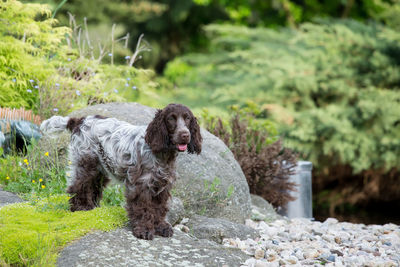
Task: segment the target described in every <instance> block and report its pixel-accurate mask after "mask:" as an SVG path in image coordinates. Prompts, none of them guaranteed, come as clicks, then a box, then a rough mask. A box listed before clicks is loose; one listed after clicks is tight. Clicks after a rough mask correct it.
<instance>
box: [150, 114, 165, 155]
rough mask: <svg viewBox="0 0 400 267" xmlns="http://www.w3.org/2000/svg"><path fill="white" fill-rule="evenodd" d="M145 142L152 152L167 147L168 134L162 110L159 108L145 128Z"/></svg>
mask: <svg viewBox="0 0 400 267" xmlns="http://www.w3.org/2000/svg"><path fill="white" fill-rule="evenodd" d="M145 141H146V143H147V144H148V145H149V146H150V148H151V151H152V152H153V153H159V152H162V151H166V150H167V149H168V147H169V136H168V131H167V127H166V126H165V122H164V112H163V110H161V109H159V110H157V112H156V115H155V117H154V119H153V120H152V122H150V124H149V126H147V129H146V136H145Z"/></svg>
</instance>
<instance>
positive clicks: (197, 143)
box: [188, 115, 203, 154]
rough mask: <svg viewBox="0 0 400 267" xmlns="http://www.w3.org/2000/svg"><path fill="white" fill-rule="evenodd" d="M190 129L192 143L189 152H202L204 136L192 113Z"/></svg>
mask: <svg viewBox="0 0 400 267" xmlns="http://www.w3.org/2000/svg"><path fill="white" fill-rule="evenodd" d="M189 131H190V143H189V145H188V153H190V154H194V153H196V154H200V152H201V143H202V142H203V138H202V137H201V134H200V126H199V124H198V123H197V119H196V117H195V116H193V115H192V119H191V121H190V125H189Z"/></svg>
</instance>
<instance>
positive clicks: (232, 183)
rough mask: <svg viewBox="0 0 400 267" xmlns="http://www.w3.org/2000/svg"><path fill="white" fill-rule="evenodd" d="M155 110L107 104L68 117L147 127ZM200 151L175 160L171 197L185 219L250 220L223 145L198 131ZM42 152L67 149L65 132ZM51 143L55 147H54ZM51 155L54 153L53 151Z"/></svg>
mask: <svg viewBox="0 0 400 267" xmlns="http://www.w3.org/2000/svg"><path fill="white" fill-rule="evenodd" d="M155 112H156V109H154V108H150V107H147V106H143V105H140V104H138V103H107V104H99V105H95V106H89V107H87V108H84V109H82V110H78V111H74V112H72V113H71V114H70V115H69V116H70V117H84V116H88V115H96V114H98V115H103V116H106V117H114V118H117V119H119V120H124V121H127V122H129V123H132V124H134V125H147V124H148V123H150V122H151V120H152V119H153V118H154V114H155ZM201 135H202V137H203V149H202V153H201V154H200V155H198V156H197V155H189V154H187V153H180V154H179V156H178V159H177V181H176V184H175V186H174V189H173V191H172V194H173V195H175V196H177V197H179V198H180V199H181V200H182V202H183V205H184V208H185V212H186V214H185V216H191V215H193V214H200V215H204V216H207V217H215V218H224V219H228V220H231V221H233V222H238V223H243V222H244V220H245V219H246V218H249V217H250V211H251V201H250V193H249V188H248V185H247V182H246V178H245V176H244V174H243V172H242V170H241V168H240V166H239V164H238V163H237V161H236V160H235V158H234V156H233V154H232V153H231V151H230V150H229V149H228V147H226V146H225V144H224V143H223V142H222V141H221V140H220V139H218V138H217V137H216V136H214V135H212V134H211V133H209V132H208V131H206V130H204V129H201ZM42 139H44V140H42V141H41V143H42V144H44V148H43V149H44V150H45V149H47V147H50V148H51V147H52V148H53V149H54V147H57V149H56V150H57V153H58V154H60V155H62V154H63V153H64V151H65V148H66V147H67V144H68V142H67V141H65V133H64V134H63V135H61V136H60V138H53V139H55V141H51V140H49V138H48V137H45V138H42ZM54 142H57V144H55V145H54ZM54 153H55V152H54Z"/></svg>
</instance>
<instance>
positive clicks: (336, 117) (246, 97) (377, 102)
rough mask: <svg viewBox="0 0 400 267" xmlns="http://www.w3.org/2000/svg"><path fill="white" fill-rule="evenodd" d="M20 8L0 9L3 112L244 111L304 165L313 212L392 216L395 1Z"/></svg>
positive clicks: (397, 94)
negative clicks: (115, 105) (116, 105)
mask: <svg viewBox="0 0 400 267" xmlns="http://www.w3.org/2000/svg"><path fill="white" fill-rule="evenodd" d="M23 3H24V4H21V3H20V2H17V1H11V0H8V1H3V2H2V3H1V4H0V9H2V11H1V12H0V13H1V14H0V18H1V20H2V21H5V22H6V23H2V24H1V26H0V32H1V36H0V38H1V42H0V62H1V64H0V106H1V107H25V108H28V109H32V110H33V111H34V112H35V113H37V114H39V115H41V116H42V117H43V118H47V117H49V116H51V115H53V114H56V113H57V114H67V113H68V112H70V111H71V110H73V109H77V108H80V107H84V106H86V105H91V104H96V103H106V102H110V101H137V102H140V103H142V104H146V105H150V106H155V107H162V106H164V105H165V104H167V103H170V102H180V103H183V104H185V105H187V106H189V107H190V108H192V109H193V110H194V111H195V113H196V115H198V116H199V117H201V115H204V113H206V114H207V115H210V114H211V115H213V116H220V117H222V118H223V119H227V118H228V117H229V113H230V110H231V109H230V107H231V106H235V107H236V108H239V109H246V110H247V111H249V112H251V113H252V114H253V115H254V117H255V119H256V120H258V121H259V122H261V123H265V125H268V127H269V128H268V131H269V132H270V133H271V134H273V135H274V136H276V137H281V138H282V139H283V142H284V145H285V146H286V147H289V148H291V149H293V150H295V151H296V152H298V154H299V158H301V159H303V160H309V161H311V162H312V163H313V165H314V170H313V192H314V196H313V201H314V202H313V203H314V215H315V217H316V218H317V219H324V218H326V217H327V216H335V217H338V218H339V219H345V220H350V221H355V222H364V223H384V222H397V223H399V222H400V214H399V213H398V212H396V210H399V208H400V201H399V200H400V173H399V168H400V91H399V89H400V32H399V30H400V0H365V1H357V0H332V1H327V0H325V1H324V0H249V1H243V0H232V1H228V0H180V1H172V0H164V1H161V0H160V1H144V0H124V1H121V0H115V1H106V0H86V1H76V0H57V1H56V0H36V1H23ZM53 17H54V18H55V19H56V20H57V22H56V21H54V20H53V19H52V18H53ZM62 26H66V27H62ZM141 34H144V37H143V39H141V42H140V43H138V40H139V39H140V35H141ZM135 51H137V52H138V53H137V54H136V55H135ZM134 57H135V59H136V60H135V62H132V59H133V58H134ZM130 65H133V67H131V66H130ZM271 125H273V128H274V129H275V130H271Z"/></svg>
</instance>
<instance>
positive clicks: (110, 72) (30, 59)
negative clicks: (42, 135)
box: [0, 0, 157, 118]
mask: <svg viewBox="0 0 400 267" xmlns="http://www.w3.org/2000/svg"><path fill="white" fill-rule="evenodd" d="M0 10H1V12H0V20H1V21H2V22H3V23H2V24H1V25H0V62H1V64H0V65H1V66H0V106H1V107H25V108H27V109H31V110H33V111H35V113H38V114H39V115H41V116H42V118H47V117H49V116H50V115H53V114H62V115H63V114H66V113H68V112H69V111H71V110H73V109H76V108H79V107H82V106H86V105H88V104H95V103H104V102H110V101H126V100H131V101H132V100H136V101H138V100H143V102H144V103H146V102H147V103H149V102H150V103H153V104H154V103H156V101H157V95H156V94H154V93H153V91H154V90H153V89H154V88H155V87H156V86H157V84H155V83H154V82H151V79H152V78H153V72H152V71H149V70H138V69H135V68H132V67H129V66H111V65H106V64H101V62H100V60H99V59H92V58H91V59H86V58H85V57H84V56H85V55H87V53H85V49H90V48H88V45H86V48H85V45H82V42H81V43H79V45H80V46H79V45H78V44H77V42H76V39H77V38H80V36H77V35H76V34H74V33H73V32H72V31H71V29H69V28H67V27H54V24H55V23H56V21H55V20H54V19H51V18H50V16H51V12H50V10H49V9H48V7H47V6H45V5H39V4H21V3H20V2H18V1H15V0H9V1H5V2H1V3H0ZM66 37H67V38H66ZM74 38H75V39H74ZM81 39H83V37H82V38H80V40H81ZM89 42H90V41H89ZM92 45H97V44H93V43H92ZM108 49H110V48H108ZM103 53H107V50H104V51H103Z"/></svg>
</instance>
